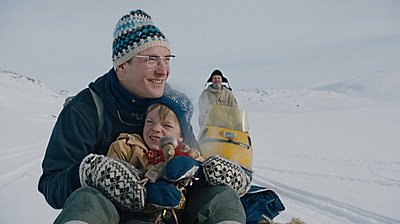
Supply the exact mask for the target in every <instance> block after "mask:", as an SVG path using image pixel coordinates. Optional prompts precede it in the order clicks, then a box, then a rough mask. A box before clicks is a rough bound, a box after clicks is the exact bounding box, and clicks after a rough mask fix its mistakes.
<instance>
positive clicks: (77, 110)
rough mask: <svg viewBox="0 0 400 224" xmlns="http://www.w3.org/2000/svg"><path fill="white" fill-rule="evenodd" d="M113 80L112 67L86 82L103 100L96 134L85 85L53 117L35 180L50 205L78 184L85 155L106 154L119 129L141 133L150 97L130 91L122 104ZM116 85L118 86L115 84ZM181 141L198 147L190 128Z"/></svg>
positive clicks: (55, 204)
mask: <svg viewBox="0 0 400 224" xmlns="http://www.w3.org/2000/svg"><path fill="white" fill-rule="evenodd" d="M116 80H117V78H116V74H115V71H114V70H113V69H111V70H110V71H109V72H108V73H107V74H105V75H104V76H102V77H100V78H98V79H97V80H96V81H95V82H93V83H90V84H89V88H90V89H91V90H93V91H94V92H96V93H97V94H98V95H99V97H100V98H101V99H102V102H103V104H104V118H103V119H104V123H103V127H102V129H101V130H102V131H101V133H100V135H99V136H97V135H98V133H97V132H98V129H99V125H100V124H99V118H98V113H97V109H96V105H95V103H94V101H93V97H92V95H91V93H90V90H89V89H88V88H86V89H84V90H82V91H81V92H80V93H78V94H77V95H76V96H75V97H73V99H72V100H71V101H70V102H69V103H68V104H67V105H66V106H65V107H64V108H63V110H62V111H61V113H60V115H59V117H58V119H57V122H56V124H55V126H54V129H53V132H52V134H51V137H50V140H49V143H48V145H47V149H46V153H45V157H44V159H43V163H42V169H43V173H42V176H41V177H40V179H39V184H38V189H39V191H40V192H41V193H42V194H43V195H44V196H45V198H46V201H47V202H48V203H49V205H50V206H52V207H53V208H56V209H60V208H62V207H63V206H64V203H65V201H66V200H67V198H68V197H69V195H71V193H72V192H73V191H74V190H76V189H77V188H79V187H81V184H80V180H79V165H80V163H81V161H82V160H83V158H84V157H85V156H87V155H88V154H90V153H96V154H102V155H106V154H107V150H108V147H109V145H110V144H111V142H113V141H115V140H116V139H117V137H118V135H119V134H120V133H121V132H127V133H136V134H140V135H142V129H143V121H144V118H145V109H146V108H147V105H148V104H149V103H151V101H150V100H141V99H137V98H135V97H133V96H132V95H130V97H131V98H132V99H131V100H130V102H129V106H128V107H127V106H126V105H127V104H128V103H126V104H125V105H123V103H120V102H121V100H120V94H119V93H117V92H118V90H119V91H125V90H124V89H123V87H122V86H121V85H119V83H118V81H116ZM116 85H119V86H117V88H116ZM125 94H126V93H125ZM117 99H118V100H117ZM127 108H129V109H127ZM117 111H118V112H117ZM118 113H119V114H118ZM185 142H186V143H188V144H189V145H191V146H193V147H195V148H198V145H197V142H196V140H195V137H194V135H193V131H192V136H189V137H188V138H186V139H185Z"/></svg>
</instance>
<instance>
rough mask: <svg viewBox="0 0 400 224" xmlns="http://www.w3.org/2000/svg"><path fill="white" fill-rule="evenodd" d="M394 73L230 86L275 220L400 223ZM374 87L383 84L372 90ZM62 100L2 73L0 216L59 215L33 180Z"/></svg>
mask: <svg viewBox="0 0 400 224" xmlns="http://www.w3.org/2000/svg"><path fill="white" fill-rule="evenodd" d="M398 74H399V73H391V72H382V73H380V74H379V75H377V76H371V75H366V76H365V77H361V78H360V79H357V80H350V81H343V82H340V83H336V84H331V85H324V86H323V87H322V86H321V87H318V88H312V89H311V88H310V89H293V90H265V89H256V90H237V91H235V92H234V93H235V95H236V96H237V98H238V101H239V103H240V105H241V107H243V108H245V109H246V110H247V111H248V115H249V122H250V134H251V137H252V139H253V143H254V145H253V146H254V163H253V165H254V171H255V174H254V183H255V184H261V185H264V186H267V187H270V188H271V189H273V190H275V191H276V192H277V193H278V194H279V195H280V197H281V199H282V201H283V203H284V204H285V206H286V211H284V212H283V213H282V214H281V215H279V216H278V217H277V219H276V220H277V221H288V220H290V219H291V217H301V218H302V219H303V220H305V221H306V222H307V223H308V224H319V223H329V224H349V223H363V224H376V223H389V224H392V223H393V224H394V223H400V215H399V214H398V211H397V208H398V207H399V206H400V202H399V201H398V200H397V199H398V198H400V151H399V150H398V146H399V145H400V138H399V133H400V116H399V114H400V102H399V101H397V100H394V99H393V98H392V96H396V95H397V96H398V94H399V91H400V88H397V87H399V85H398V84H399V83H398V81H397V80H398V79H397V78H396V77H398ZM368 80H373V81H368ZM385 80H390V81H389V82H387V81H385ZM354 86H357V87H358V88H356V89H358V90H361V89H362V90H363V91H353V90H352V89H355V88H354ZM396 86H397V87H396ZM366 90H368V91H366ZM372 90H385V91H381V92H380V93H379V94H378V95H379V97H377V95H374V94H372V93H375V92H376V91H372ZM64 98H65V96H63V95H59V94H56V93H54V92H52V91H50V90H49V89H48V88H46V86H45V85H44V84H43V83H41V82H39V81H36V80H32V79H29V78H27V77H25V76H21V75H18V74H15V73H12V72H4V71H3V72H0V110H1V111H2V113H1V114H2V116H0V122H1V127H0V140H1V142H2V146H1V147H0V198H1V200H0V210H1V213H0V223H51V222H52V221H53V220H54V218H55V216H57V214H58V212H59V211H56V210H54V209H52V208H50V207H49V206H48V205H47V204H46V202H45V200H44V198H43V197H42V195H41V194H39V192H38V191H37V181H38V178H39V175H40V173H41V169H40V163H41V160H42V157H43V153H44V150H45V147H46V144H47V141H48V137H49V135H50V132H51V129H52V126H53V125H54V122H55V120H56V116H57V115H58V113H59V111H60V109H61V107H62V104H63V101H64ZM193 117H194V118H193V124H194V125H195V126H196V123H197V121H196V119H197V114H195V115H194V116H193Z"/></svg>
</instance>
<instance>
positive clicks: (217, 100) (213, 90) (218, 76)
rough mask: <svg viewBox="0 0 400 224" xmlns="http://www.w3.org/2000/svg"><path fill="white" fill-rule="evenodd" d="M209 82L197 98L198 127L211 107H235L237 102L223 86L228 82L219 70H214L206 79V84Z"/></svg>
mask: <svg viewBox="0 0 400 224" xmlns="http://www.w3.org/2000/svg"><path fill="white" fill-rule="evenodd" d="M209 82H211V85H209V86H208V87H207V88H206V89H205V90H203V92H202V93H201V95H200V98H199V126H200V127H202V126H203V125H204V122H205V119H206V117H207V113H208V111H209V109H210V107H211V105H215V104H218V105H223V106H228V107H237V106H238V104H237V101H236V98H235V96H234V95H233V93H232V91H231V89H230V87H226V86H225V85H223V84H222V83H223V82H226V83H227V82H228V80H227V79H226V78H225V77H224V76H223V75H222V72H221V71H220V70H214V71H213V72H212V73H211V76H210V78H208V81H207V83H209Z"/></svg>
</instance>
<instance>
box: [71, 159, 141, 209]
mask: <svg viewBox="0 0 400 224" xmlns="http://www.w3.org/2000/svg"><path fill="white" fill-rule="evenodd" d="M141 176H142V174H141V173H140V171H139V170H137V169H136V168H135V167H134V166H132V165H130V164H129V163H127V162H124V161H121V160H116V159H113V158H110V157H107V156H103V155H96V154H89V155H88V156H86V157H85V158H84V159H83V161H82V162H81V165H80V167H79V177H80V181H81V184H82V186H89V187H93V188H95V189H97V190H98V191H100V192H102V193H103V194H104V195H105V196H106V197H107V198H108V199H110V201H111V202H113V204H114V205H115V206H116V207H117V208H119V209H122V210H124V211H129V212H136V211H139V210H141V209H142V208H143V207H144V201H145V193H146V192H145V187H144V184H145V183H144V181H141V180H142V178H141Z"/></svg>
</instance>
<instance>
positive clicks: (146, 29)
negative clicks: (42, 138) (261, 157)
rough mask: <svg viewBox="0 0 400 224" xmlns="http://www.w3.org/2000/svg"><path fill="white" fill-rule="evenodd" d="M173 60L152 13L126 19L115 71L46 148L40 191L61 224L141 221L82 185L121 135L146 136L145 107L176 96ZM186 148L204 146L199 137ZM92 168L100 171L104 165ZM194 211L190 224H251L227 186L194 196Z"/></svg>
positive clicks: (78, 102)
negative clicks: (94, 159) (171, 82)
mask: <svg viewBox="0 0 400 224" xmlns="http://www.w3.org/2000/svg"><path fill="white" fill-rule="evenodd" d="M173 57H174V56H173V55H172V54H171V51H170V45H169V43H168V41H167V39H166V37H165V36H164V34H163V33H162V32H161V31H160V30H159V28H158V27H156V26H155V25H154V24H153V22H152V19H151V17H150V16H149V15H147V14H146V13H145V12H143V11H141V10H136V11H132V12H130V13H129V14H128V15H125V16H123V17H122V18H121V19H120V20H119V22H118V23H117V25H116V28H115V31H114V39H113V58H112V60H113V64H114V68H112V69H111V70H110V71H109V72H108V73H107V74H105V75H103V76H102V77H100V78H98V79H97V80H96V81H95V82H93V83H91V84H89V87H88V88H86V89H84V90H82V91H81V92H80V93H79V94H77V95H76V96H75V97H73V99H72V100H71V101H70V102H69V103H68V104H67V105H66V106H65V107H64V108H63V110H62V111H61V113H60V115H59V117H58V119H57V122H56V124H55V126H54V129H53V132H52V135H51V137H50V140H49V143H48V146H47V149H46V153H45V157H44V159H43V163H42V169H43V174H42V175H41V177H40V180H39V183H38V189H39V191H40V192H41V193H42V194H43V195H44V196H45V198H46V201H47V202H48V203H49V205H50V206H52V207H53V208H55V209H63V210H62V212H61V213H60V215H59V216H58V218H57V219H56V221H55V223H68V222H70V223H129V222H131V223H139V221H137V220H136V219H135V218H136V215H135V214H129V213H126V212H122V211H120V210H118V209H117V208H116V207H115V206H114V205H113V204H112V203H111V202H110V200H109V199H108V198H107V197H105V195H104V194H102V193H101V192H100V191H98V190H97V189H95V188H92V187H82V184H81V182H82V179H85V178H86V179H90V178H93V177H92V176H85V175H88V174H87V173H86V172H84V171H82V170H81V167H80V165H81V163H82V160H83V159H84V158H85V157H86V156H88V155H89V154H91V153H94V154H99V155H105V154H107V150H108V147H109V145H110V143H111V142H113V141H114V140H116V139H117V137H118V135H119V134H120V133H122V132H128V133H137V134H140V133H142V127H143V121H144V117H145V116H144V114H145V108H146V107H147V105H148V104H149V103H151V101H152V99H156V98H159V97H162V95H163V94H168V91H167V90H168V88H170V87H168V85H166V80H167V78H168V76H169V74H170V67H169V63H170V60H172V59H173ZM99 101H100V102H99ZM185 142H186V143H187V144H189V145H190V146H192V147H195V148H197V142H196V140H195V138H194V135H193V131H191V135H190V136H188V138H186V139H185ZM89 165H91V166H92V167H91V168H92V169H93V170H96V169H97V168H98V167H96V163H93V164H89ZM87 166H88V164H85V167H87ZM106 169H107V170H111V171H113V170H114V169H115V167H113V166H111V165H110V166H108V167H106ZM95 174H96V173H95V172H94V173H90V175H95ZM99 178H101V177H99ZM121 178H122V177H121ZM122 181H124V180H122ZM129 181H130V180H129ZM132 194H134V193H132ZM186 209H187V212H186V211H185V213H184V214H183V217H184V219H185V220H186V221H185V223H219V222H226V221H232V223H244V222H245V215H244V211H243V207H242V205H241V204H240V200H239V197H238V196H237V194H236V193H235V191H233V190H232V189H231V188H229V187H225V186H218V187H202V188H198V189H195V190H193V191H192V192H191V193H189V196H188V198H187V208H186ZM132 219H133V220H136V221H132Z"/></svg>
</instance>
